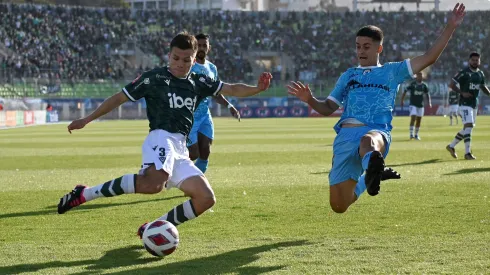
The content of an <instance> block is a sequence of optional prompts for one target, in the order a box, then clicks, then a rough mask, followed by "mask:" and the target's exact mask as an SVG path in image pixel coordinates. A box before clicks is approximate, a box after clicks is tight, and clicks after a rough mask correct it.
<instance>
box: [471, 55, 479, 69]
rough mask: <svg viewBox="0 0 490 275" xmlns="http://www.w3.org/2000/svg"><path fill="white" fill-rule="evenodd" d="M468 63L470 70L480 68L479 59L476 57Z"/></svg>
mask: <svg viewBox="0 0 490 275" xmlns="http://www.w3.org/2000/svg"><path fill="white" fill-rule="evenodd" d="M469 63H470V67H471V68H472V69H478V67H480V57H478V56H472V57H471V58H470V61H469Z"/></svg>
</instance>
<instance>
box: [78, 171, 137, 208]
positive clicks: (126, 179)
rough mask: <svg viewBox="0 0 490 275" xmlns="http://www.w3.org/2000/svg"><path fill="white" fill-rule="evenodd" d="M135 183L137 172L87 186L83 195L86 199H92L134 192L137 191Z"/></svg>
mask: <svg viewBox="0 0 490 275" xmlns="http://www.w3.org/2000/svg"><path fill="white" fill-rule="evenodd" d="M135 185H136V174H127V175H124V176H122V177H119V178H117V179H113V180H110V181H108V182H105V183H102V184H99V185H97V186H94V187H87V188H85V190H83V196H84V197H85V200H86V201H91V200H94V199H97V198H101V197H112V196H119V195H123V194H133V193H134V192H135Z"/></svg>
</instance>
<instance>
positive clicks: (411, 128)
mask: <svg viewBox="0 0 490 275" xmlns="http://www.w3.org/2000/svg"><path fill="white" fill-rule="evenodd" d="M410 136H413V126H410Z"/></svg>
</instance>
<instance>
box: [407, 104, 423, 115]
mask: <svg viewBox="0 0 490 275" xmlns="http://www.w3.org/2000/svg"><path fill="white" fill-rule="evenodd" d="M408 110H409V111H410V116H418V117H423V116H424V107H421V108H419V107H415V106H413V105H410V106H408Z"/></svg>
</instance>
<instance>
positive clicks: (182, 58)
mask: <svg viewBox="0 0 490 275" xmlns="http://www.w3.org/2000/svg"><path fill="white" fill-rule="evenodd" d="M168 57H169V61H168V67H169V69H170V72H171V73H172V74H173V75H174V76H176V77H186V76H187V75H188V74H189V72H190V71H191V67H192V65H193V64H194V62H195V61H196V52H195V51H194V50H192V49H187V50H182V49H179V48H177V47H173V48H172V49H171V50H170V53H169V54H168Z"/></svg>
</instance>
